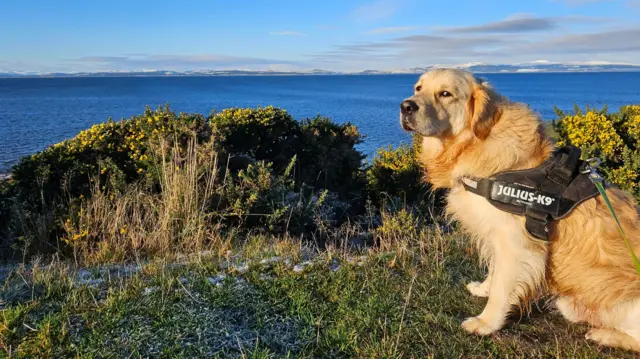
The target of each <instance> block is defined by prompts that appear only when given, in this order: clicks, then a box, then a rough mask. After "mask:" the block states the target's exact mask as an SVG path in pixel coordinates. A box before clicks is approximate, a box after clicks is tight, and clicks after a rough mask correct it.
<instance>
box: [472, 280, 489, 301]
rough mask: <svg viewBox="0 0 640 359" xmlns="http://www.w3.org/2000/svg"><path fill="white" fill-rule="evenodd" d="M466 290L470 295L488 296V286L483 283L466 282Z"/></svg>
mask: <svg viewBox="0 0 640 359" xmlns="http://www.w3.org/2000/svg"><path fill="white" fill-rule="evenodd" d="M467 290H468V291H469V293H471V295H474V296H476V297H481V298H486V297H488V296H489V286H488V285H487V284H486V282H485V283H480V282H471V283H469V284H467Z"/></svg>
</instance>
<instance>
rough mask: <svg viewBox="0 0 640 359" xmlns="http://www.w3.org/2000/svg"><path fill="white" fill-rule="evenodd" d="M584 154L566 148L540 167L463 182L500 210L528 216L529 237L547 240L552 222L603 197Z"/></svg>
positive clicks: (464, 179) (470, 189)
mask: <svg viewBox="0 0 640 359" xmlns="http://www.w3.org/2000/svg"><path fill="white" fill-rule="evenodd" d="M580 155H581V151H580V149H579V148H577V147H575V146H566V147H563V148H560V149H558V150H556V151H555V152H554V153H553V155H552V156H551V157H550V158H549V159H548V160H546V161H545V162H544V163H543V164H542V165H540V166H538V167H536V168H531V169H526V170H519V171H506V172H500V173H498V174H496V175H495V176H493V177H491V178H483V179H472V178H463V180H462V183H463V185H464V187H465V189H466V190H467V191H469V192H472V193H475V194H477V195H480V196H482V197H485V198H486V199H487V200H488V201H489V203H491V204H492V205H493V206H495V207H496V208H498V209H500V210H503V211H505V212H509V213H513V214H517V215H520V216H525V217H526V229H527V231H528V232H529V234H531V235H532V236H534V237H536V238H538V239H542V240H545V241H546V240H548V239H549V228H548V227H547V225H548V223H549V222H550V221H554V220H558V219H561V218H563V217H565V216H567V215H568V214H569V213H570V212H571V211H572V210H573V209H574V208H575V207H576V206H577V205H579V204H580V203H582V202H584V201H586V200H588V199H590V198H593V197H595V196H596V195H598V194H599V192H598V188H597V187H596V186H595V184H594V183H593V182H592V181H591V179H589V174H590V172H591V170H590V168H589V165H588V163H587V162H585V161H583V160H581V159H580Z"/></svg>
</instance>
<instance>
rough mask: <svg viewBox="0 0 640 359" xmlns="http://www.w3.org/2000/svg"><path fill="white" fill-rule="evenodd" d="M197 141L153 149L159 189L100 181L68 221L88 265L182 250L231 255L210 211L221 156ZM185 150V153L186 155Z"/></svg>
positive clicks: (78, 255) (68, 238)
mask: <svg viewBox="0 0 640 359" xmlns="http://www.w3.org/2000/svg"><path fill="white" fill-rule="evenodd" d="M199 146H202V145H197V144H196V142H195V140H191V141H189V143H188V145H187V146H186V149H185V150H184V151H181V150H179V148H178V147H169V146H168V145H166V144H165V143H159V144H157V145H156V147H155V148H154V149H153V152H154V153H156V154H157V161H156V166H155V168H154V169H153V170H154V171H156V173H157V174H158V176H157V177H158V178H159V185H158V186H157V187H156V188H151V187H149V186H148V185H147V184H145V183H142V182H141V183H136V184H133V185H129V186H127V187H126V188H125V189H124V190H123V191H121V192H109V191H104V190H101V184H100V183H99V181H95V182H94V183H95V185H94V187H93V190H92V196H91V197H90V199H88V200H86V201H83V202H82V204H81V206H80V209H79V210H77V211H74V212H75V214H74V215H72V218H69V219H68V220H67V222H66V223H65V230H66V235H65V236H64V238H63V240H64V241H65V242H67V243H69V244H70V245H71V247H72V249H73V253H74V258H75V259H76V261H77V262H82V263H106V262H120V261H124V260H131V259H136V260H138V259H140V258H141V257H149V256H160V257H170V256H171V255H172V254H176V253H181V252H198V251H204V250H211V249H215V250H218V251H226V249H227V248H228V246H229V241H228V239H227V238H225V237H224V236H222V235H221V231H220V226H221V225H220V222H219V221H217V220H216V218H215V214H214V213H212V212H211V211H208V210H207V206H209V205H210V203H211V201H212V199H213V195H214V193H215V191H216V188H217V187H219V186H223V185H224V183H219V182H217V180H218V167H217V156H215V154H214V155H211V154H210V153H207V152H206V151H201V150H199ZM181 152H182V153H181Z"/></svg>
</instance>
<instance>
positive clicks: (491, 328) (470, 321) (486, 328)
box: [462, 317, 500, 335]
mask: <svg viewBox="0 0 640 359" xmlns="http://www.w3.org/2000/svg"><path fill="white" fill-rule="evenodd" d="M462 328H463V329H464V330H466V331H467V332H468V333H470V334H476V335H489V334H491V333H493V332H495V331H496V330H499V329H500V326H496V325H492V324H490V323H488V322H486V321H485V320H484V319H482V318H480V317H472V318H467V320H465V321H464V322H462Z"/></svg>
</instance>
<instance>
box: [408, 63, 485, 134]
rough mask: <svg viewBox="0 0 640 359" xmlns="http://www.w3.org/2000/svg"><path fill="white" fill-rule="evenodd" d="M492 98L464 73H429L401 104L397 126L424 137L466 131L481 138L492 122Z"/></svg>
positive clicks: (445, 71) (483, 87)
mask: <svg viewBox="0 0 640 359" xmlns="http://www.w3.org/2000/svg"><path fill="white" fill-rule="evenodd" d="M493 97H494V93H493V92H492V91H491V89H490V88H489V86H488V85H487V84H486V83H483V82H481V81H480V80H478V79H477V78H476V77H474V76H473V75H472V74H471V73H469V72H467V71H463V70H457V69H436V70H431V71H429V72H427V73H425V74H423V75H422V76H421V77H420V79H419V80H418V82H417V83H416V84H415V85H414V94H413V96H411V97H409V98H407V99H406V100H404V101H403V102H402V103H401V104H400V124H401V125H402V128H404V129H405V130H407V131H413V132H416V133H417V134H419V135H421V136H423V137H445V136H457V135H458V134H460V133H461V132H463V131H464V130H467V129H468V130H470V131H472V132H473V134H474V135H475V136H476V137H478V138H480V139H483V138H485V137H486V136H487V135H488V134H489V132H490V131H491V126H492V123H493V121H492V119H493V117H494V112H495V106H493V103H492V102H493Z"/></svg>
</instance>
